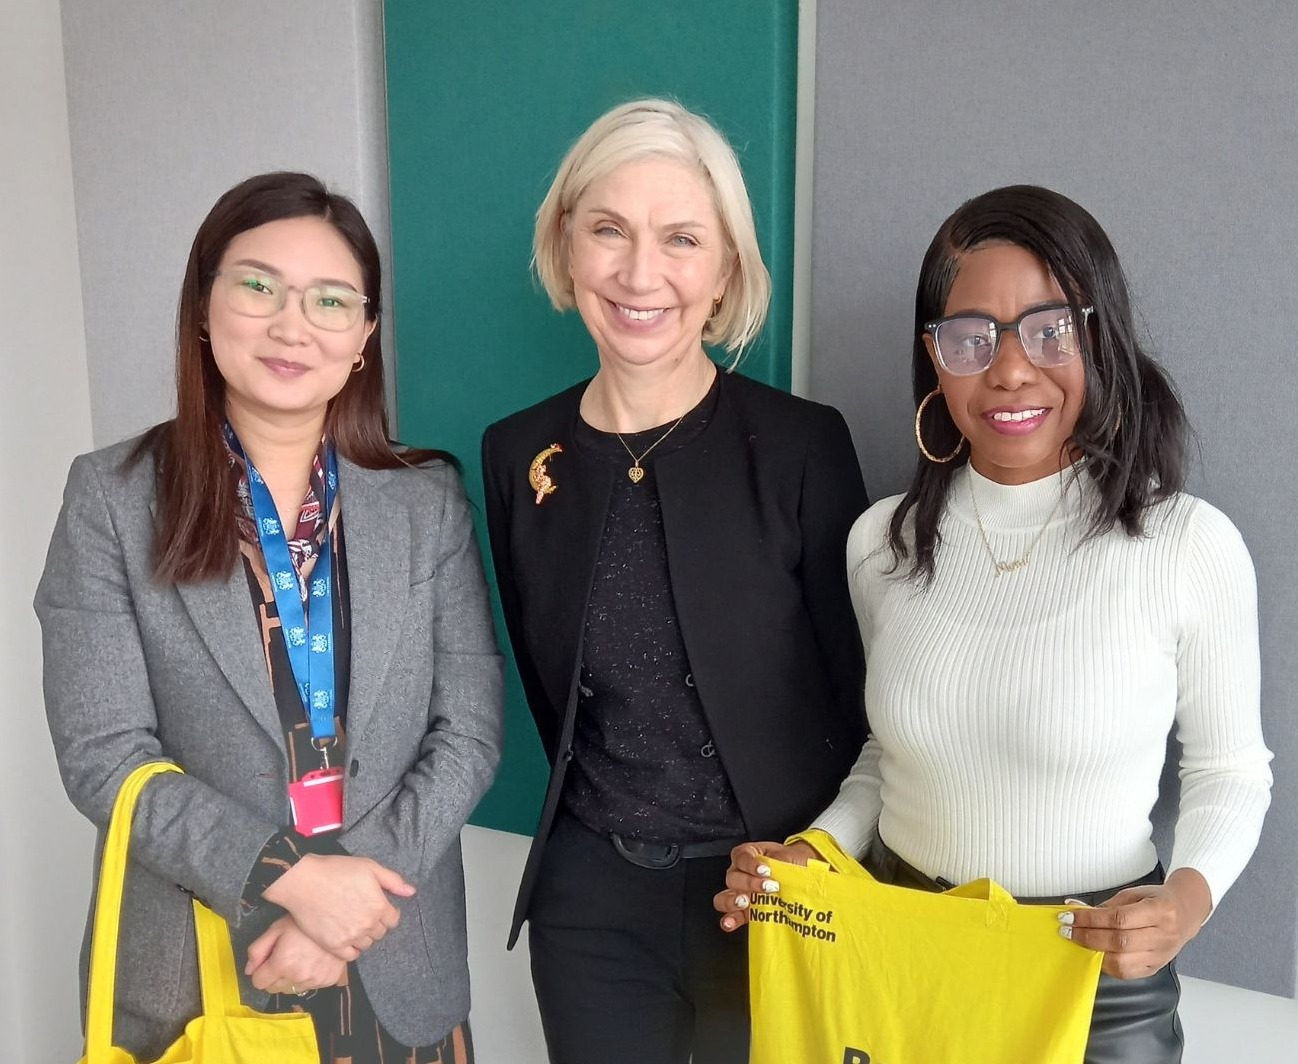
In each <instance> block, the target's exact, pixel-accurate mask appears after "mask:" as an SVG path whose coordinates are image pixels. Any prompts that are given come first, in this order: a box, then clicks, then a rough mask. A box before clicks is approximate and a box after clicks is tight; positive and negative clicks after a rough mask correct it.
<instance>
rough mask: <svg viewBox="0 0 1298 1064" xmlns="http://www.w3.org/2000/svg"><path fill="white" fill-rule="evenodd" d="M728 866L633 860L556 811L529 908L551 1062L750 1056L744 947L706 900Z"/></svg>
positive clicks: (662, 1062)
mask: <svg viewBox="0 0 1298 1064" xmlns="http://www.w3.org/2000/svg"><path fill="white" fill-rule="evenodd" d="M729 863H730V859H729V858H728V857H698V858H693V859H689V860H681V861H679V862H677V863H676V864H675V865H674V866H672V867H671V868H663V869H650V868H641V867H639V866H637V865H634V864H632V863H630V862H629V861H627V860H626V859H625V858H623V857H621V856H619V854H618V853H617V851H616V850H615V849H614V848H613V844H612V843H611V841H610V840H609V839H608V838H607V837H606V836H603V835H598V834H596V833H595V832H593V831H590V830H589V829H588V828H586V827H585V826H584V825H582V824H581V823H580V822H579V821H577V820H575V819H574V818H573V817H571V816H567V815H564V814H562V813H560V815H559V820H558V822H557V824H556V826H555V829H554V832H553V834H552V835H551V836H550V839H549V841H548V842H547V843H546V847H545V856H544V857H543V858H542V862H541V870H540V874H539V875H538V877H537V884H536V890H535V893H534V894H533V896H532V902H531V907H530V909H529V912H528V921H529V931H528V935H529V938H528V942H529V945H530V949H531V959H532V984H533V986H534V988H535V990H536V1000H537V1004H538V1005H539V1006H540V1012H541V1024H542V1027H543V1028H544V1030H545V1041H546V1045H547V1047H548V1049H549V1053H550V1061H551V1064H618V1062H620V1061H630V1060H634V1061H636V1062H637V1064H687V1062H689V1061H693V1064H747V1061H748V1041H749V1029H748V950H747V945H748V943H747V939H746V937H745V936H744V935H727V934H726V933H725V932H723V931H722V930H721V928H720V927H719V926H718V923H717V921H718V919H719V917H718V914H717V913H716V912H715V911H714V910H713V908H712V896H713V895H714V894H716V892H717V891H718V890H721V889H722V887H723V886H724V881H725V873H726V868H727V867H728V865H729Z"/></svg>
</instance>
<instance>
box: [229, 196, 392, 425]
mask: <svg viewBox="0 0 1298 1064" xmlns="http://www.w3.org/2000/svg"><path fill="white" fill-rule="evenodd" d="M236 272H237V278H238V279H242V281H243V282H244V283H247V284H249V285H253V286H256V287H264V286H258V285H257V278H258V277H261V278H263V279H265V280H267V281H268V282H271V283H274V282H278V283H279V285H280V286H291V288H292V290H291V291H289V292H288V293H287V298H286V299H285V301H284V306H283V307H282V308H280V310H279V311H278V312H276V313H273V314H271V315H270V316H269V317H250V316H248V315H246V314H241V313H239V312H238V311H237V310H236V309H235V306H236V303H237V301H232V300H231V298H230V297H229V294H228V288H227V284H228V282H229V280H230V277H231V276H232V275H234V274H235V273H236ZM220 273H221V276H220V277H218V278H217V279H216V281H215V282H214V283H213V285H212V290H211V294H210V296H209V299H208V308H207V328H208V332H209V333H210V335H211V347H212V356H213V358H214V360H215V362H216V366H217V369H218V370H219V371H220V373H221V376H222V378H224V380H225V401H226V407H227V410H228V409H231V408H233V409H236V410H237V411H239V412H243V413H248V414H253V415H255V416H257V417H258V418H261V419H267V418H270V419H276V418H280V417H283V416H285V415H290V416H301V415H309V416H317V415H318V416H319V417H320V418H322V419H323V417H324V412H325V408H326V407H327V405H328V403H329V400H331V399H332V398H333V397H334V396H336V395H337V394H338V393H339V392H340V391H342V389H343V387H344V386H345V385H346V384H347V380H348V377H349V376H350V374H351V372H352V367H353V366H354V365H355V364H357V363H358V362H359V358H360V352H361V351H362V350H363V349H364V347H365V341H366V340H367V339H369V336H370V333H372V332H373V331H374V326H375V324H376V322H375V321H374V320H373V319H366V317H365V316H364V315H363V314H362V315H360V316H359V318H358V319H357V321H356V322H355V324H354V325H351V326H350V327H348V328H346V329H343V330H342V331H333V330H330V329H324V328H320V327H319V326H317V325H313V324H311V322H309V321H307V319H306V317H305V316H304V315H303V312H302V294H301V293H302V291H304V290H305V289H307V288H309V287H311V286H314V285H322V284H324V285H330V286H335V287H341V288H344V289H351V290H353V291H356V292H359V293H361V294H362V295H363V294H364V282H363V280H362V275H361V267H360V263H359V262H358V261H357V259H356V256H355V255H354V254H353V253H352V250H351V248H350V247H349V246H348V244H347V242H346V241H345V240H344V239H343V238H342V237H341V236H340V235H339V234H338V232H337V230H335V229H334V227H333V226H332V225H330V224H329V223H328V222H326V221H325V220H324V219H322V218H286V219H282V220H280V221H275V222H268V223H266V224H265V225H262V226H258V227H257V228H256V229H249V230H247V231H246V232H243V233H240V234H239V235H238V236H236V237H235V238H234V239H233V240H231V241H230V245H229V247H227V248H226V249H225V254H224V255H222V256H221V264H220Z"/></svg>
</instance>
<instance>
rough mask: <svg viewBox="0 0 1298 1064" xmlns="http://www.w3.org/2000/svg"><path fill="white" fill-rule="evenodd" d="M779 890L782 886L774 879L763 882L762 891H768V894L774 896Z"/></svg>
mask: <svg viewBox="0 0 1298 1064" xmlns="http://www.w3.org/2000/svg"><path fill="white" fill-rule="evenodd" d="M779 889H780V884H779V883H777V882H776V881H775V880H773V879H763V880H762V890H764V891H766V893H767V894H774V893H776V892H777V891H778V890H779Z"/></svg>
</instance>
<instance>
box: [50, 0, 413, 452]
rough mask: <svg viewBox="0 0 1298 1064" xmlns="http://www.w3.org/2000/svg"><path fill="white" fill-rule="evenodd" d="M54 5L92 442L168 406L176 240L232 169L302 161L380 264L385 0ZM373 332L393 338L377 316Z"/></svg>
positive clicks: (384, 224)
mask: <svg viewBox="0 0 1298 1064" xmlns="http://www.w3.org/2000/svg"><path fill="white" fill-rule="evenodd" d="M62 9H63V36H64V48H65V53H66V72H67V88H68V113H69V123H70V130H71V138H72V163H73V177H74V181H75V188H76V202H77V230H78V237H79V240H80V254H81V272H82V283H83V287H84V295H85V314H86V341H87V348H88V350H89V359H90V385H91V403H92V411H93V415H94V427H95V441H96V443H98V444H105V443H110V442H112V441H114V440H118V439H122V438H123V437H125V436H128V435H131V434H133V433H135V432H137V431H139V430H140V429H143V428H145V427H147V426H148V425H150V424H152V423H154V422H156V421H159V420H162V419H163V418H166V417H169V416H170V415H171V414H172V412H173V407H174V398H173V387H174V385H173V379H174V378H173V375H172V359H173V357H174V340H173V336H174V327H175V311H176V299H177V296H178V294H179V291H180V281H181V277H182V276H183V273H184V266H185V258H186V255H187V254H188V251H189V243H190V241H191V240H192V239H193V235H194V231H195V230H196V229H197V228H198V224H199V222H201V221H202V219H203V215H204V214H205V213H206V212H207V210H208V208H209V207H211V205H212V203H213V202H214V201H215V199H216V197H217V196H218V195H220V194H221V193H222V192H223V191H224V190H225V189H227V188H228V187H230V186H231V185H233V184H234V183H235V182H237V181H239V180H241V179H243V178H245V177H248V176H250V175H252V174H255V173H259V172H261V171H265V170H275V169H292V170H306V171H308V172H310V173H314V174H316V175H317V176H319V177H320V178H322V179H323V180H324V181H326V182H327V183H328V184H330V185H331V186H333V187H335V188H336V189H338V190H339V191H341V192H344V193H346V194H348V195H350V196H352V197H353V198H354V199H355V200H356V201H357V203H358V205H359V206H360V208H361V210H362V211H363V212H364V213H365V216H366V218H367V220H368V221H369V222H370V225H371V226H372V227H373V228H374V230H375V235H376V236H377V237H378V240H379V244H380V247H381V248H382V249H383V253H384V257H385V266H386V265H387V262H388V259H387V249H388V245H389V243H390V241H389V238H388V237H389V231H388V207H387V203H388V193H387V160H386V132H385V126H384V95H383V67H382V55H383V47H382V3H381V2H380V0H330V2H329V3H328V4H321V3H319V2H318V0H285V2H281V3H276V4H262V3H252V2H249V0H223V2H222V3H219V4H198V3H185V4H159V3H151V2H149V0H63V4H62ZM385 302H387V300H386V295H385ZM384 309H385V310H386V309H387V308H386V307H385V308H384ZM385 338H386V339H387V340H388V341H389V350H391V348H390V341H391V330H390V327H388V326H387V325H385Z"/></svg>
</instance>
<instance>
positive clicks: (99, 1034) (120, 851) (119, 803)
mask: <svg viewBox="0 0 1298 1064" xmlns="http://www.w3.org/2000/svg"><path fill="white" fill-rule="evenodd" d="M179 771H181V770H180V768H179V767H178V766H176V765H172V764H169V763H167V762H163V761H155V762H151V763H150V764H147V765H141V766H140V767H139V768H137V769H136V770H135V771H134V772H132V773H131V774H130V775H129V776H127V777H126V782H125V783H123V784H122V787H121V790H120V791H118V792H117V800H116V802H115V803H114V805H113V818H112V821H111V822H110V823H109V825H108V837H107V839H106V840H105V842H104V856H103V862H102V864H101V866H100V870H99V894H98V897H97V899H96V901H95V930H94V937H93V939H92V941H91V947H90V992H89V995H88V997H89V1002H88V1005H87V1008H86V1055H85V1056H84V1057H82V1058H81V1061H80V1064H146V1062H144V1061H137V1060H136V1059H135V1057H133V1056H131V1054H130V1053H128V1052H126V1050H124V1049H119V1048H118V1047H116V1046H114V1045H113V993H114V990H115V985H116V981H117V936H118V931H119V929H120V923H121V910H122V886H123V883H124V882H125V878H126V853H127V848H128V846H129V845H130V840H131V817H132V816H133V814H134V812H135V803H136V801H137V799H138V798H139V796H140V792H141V791H142V790H143V789H144V785H145V784H146V783H147V782H148V781H149V780H150V779H152V778H153V777H154V776H156V775H158V774H159V773H162V772H179ZM194 932H195V936H196V937H197V939H198V971H199V977H200V980H201V983H202V988H203V1014H202V1015H201V1016H199V1017H198V1018H196V1019H194V1020H191V1021H190V1022H189V1024H188V1025H187V1026H186V1027H185V1033H184V1034H183V1035H181V1036H180V1038H179V1039H178V1040H177V1041H176V1042H174V1043H173V1044H172V1045H171V1046H170V1048H168V1050H167V1051H166V1052H165V1053H164V1054H163V1055H162V1056H161V1057H159V1058H158V1059H157V1061H155V1062H153V1064H271V1062H274V1064H320V1051H319V1049H318V1048H317V1046H316V1038H315V1025H314V1024H313V1023H312V1021H311V1017H310V1016H308V1015H306V1013H302V1012H296V1013H283V1014H275V1015H272V1014H269V1013H264V1012H254V1011H253V1010H252V1009H250V1008H247V1007H246V1006H245V1005H244V1004H243V1003H242V1001H241V1000H240V998H239V982H238V979H237V977H236V975H235V968H234V949H233V947H232V946H231V944H230V930H229V928H228V927H226V924H225V921H224V920H222V919H221V917H219V916H217V915H216V913H214V912H212V910H211V909H209V908H207V907H206V906H205V905H202V904H200V903H199V902H197V901H196V902H194Z"/></svg>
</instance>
